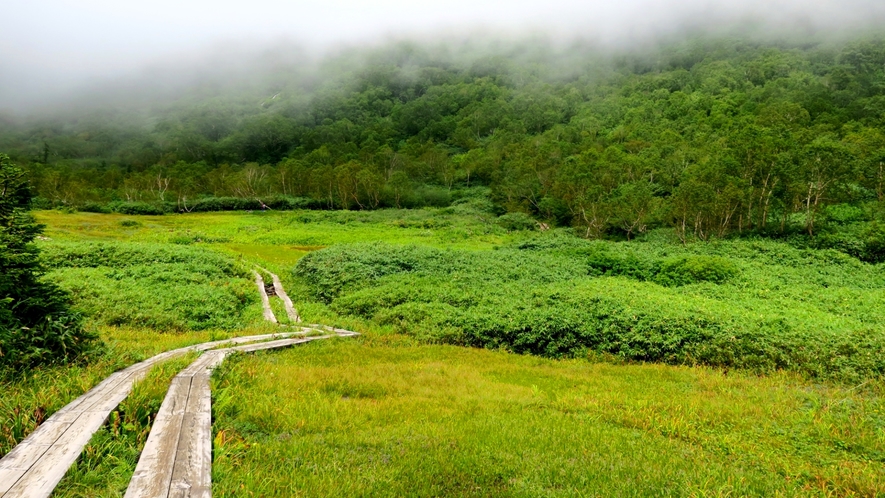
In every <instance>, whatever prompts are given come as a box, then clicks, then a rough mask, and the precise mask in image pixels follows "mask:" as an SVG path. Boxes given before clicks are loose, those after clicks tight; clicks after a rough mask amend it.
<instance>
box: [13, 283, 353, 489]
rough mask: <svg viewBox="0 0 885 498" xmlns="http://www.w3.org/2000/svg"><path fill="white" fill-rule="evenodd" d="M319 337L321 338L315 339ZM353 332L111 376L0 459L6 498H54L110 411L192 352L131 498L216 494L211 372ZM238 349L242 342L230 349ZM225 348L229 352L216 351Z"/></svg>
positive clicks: (302, 336) (290, 335)
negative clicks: (251, 355)
mask: <svg viewBox="0 0 885 498" xmlns="http://www.w3.org/2000/svg"><path fill="white" fill-rule="evenodd" d="M265 271H266V270H265ZM253 273H254V275H255V279H256V285H257V286H258V288H259V291H260V294H261V296H262V305H263V308H264V317H265V319H266V320H268V321H271V322H273V323H278V322H277V320H276V317H275V316H274V315H273V311H272V310H271V309H270V302H269V298H268V296H267V292H266V290H265V287H264V281H263V279H262V277H261V275H260V274H258V272H253ZM267 273H269V274H270V275H271V277H272V279H273V282H274V290H275V293H276V294H277V295H278V296H280V297H281V299H283V301H284V302H286V303H287V305H286V311H287V314H288V315H289V318H290V319H291V320H292V321H295V322H300V320H301V319H300V317H298V314H297V311H295V309H294V306H292V307H291V308H292V312H289V307H290V306H291V300H289V299H288V296H286V294H285V292H284V291H283V290H282V284H281V283H280V282H279V278H278V277H277V276H276V275H274V274H272V273H270V272H267ZM284 296H285V297H284ZM293 315H294V317H296V318H293ZM317 333H318V334H323V335H314V336H310V335H309V334H317ZM354 335H359V334H357V333H356V332H351V331H348V330H342V329H336V328H332V327H327V326H324V325H308V326H306V327H299V330H297V331H288V332H282V333H276V334H263V335H254V336H245V337H236V338H232V339H226V340H220V341H212V342H207V343H203V344H197V345H193V346H188V347H184V348H179V349H175V350H172V351H167V352H165V353H160V354H158V355H156V356H154V357H152V358H150V359H147V360H145V361H142V362H140V363H136V364H135V365H132V366H130V367H128V368H126V369H124V370H121V371H119V372H116V373H114V374H111V375H110V376H109V377H108V378H107V379H105V380H104V381H102V382H101V383H99V384H98V385H97V386H95V387H93V388H92V389H90V390H89V391H88V392H87V393H86V394H84V395H82V396H80V397H79V398H77V399H75V400H74V401H72V402H71V403H69V404H68V405H66V406H65V407H64V408H62V409H61V410H59V411H58V412H56V413H55V414H53V415H52V416H51V417H49V419H48V420H46V421H45V422H44V423H43V424H41V425H40V427H38V428H37V429H36V430H35V431H34V432H33V433H31V434H30V435H29V436H28V437H27V438H25V440H24V441H22V442H21V443H19V444H18V445H17V446H16V447H15V448H13V449H12V451H10V452H9V453H8V454H7V455H6V456H4V457H3V458H2V459H0V498H13V497H16V498H19V497H21V498H45V497H48V496H49V495H50V494H51V493H52V491H53V490H54V489H55V487H56V486H57V485H58V483H59V481H61V479H62V478H63V477H64V475H65V473H66V472H67V471H68V469H69V468H70V466H71V465H72V464H73V463H74V462H75V461H76V460H77V457H78V456H79V455H80V453H82V451H83V448H84V447H85V446H86V444H88V443H89V440H90V439H91V438H92V436H93V434H95V432H97V431H98V429H100V428H101V426H102V425H103V424H104V423H105V421H106V420H107V418H108V416H109V415H110V413H111V411H112V410H113V409H114V408H116V407H117V406H118V405H119V404H120V403H121V402H122V401H123V400H124V399H125V398H126V396H128V395H129V392H130V391H131V390H132V386H133V384H134V383H135V382H137V381H138V380H140V379H142V378H144V376H145V375H146V374H147V372H148V371H149V370H150V369H151V367H153V366H154V365H156V364H157V363H159V362H162V361H165V360H167V359H170V358H172V357H175V356H179V355H182V354H185V353H187V352H191V351H205V352H206V353H204V354H203V355H201V356H200V357H199V358H198V359H197V360H196V361H194V362H193V363H192V364H191V365H190V366H188V367H187V368H186V369H185V370H183V371H182V372H181V373H179V374H178V375H177V376H176V377H175V378H174V379H173V381H172V383H171V385H170V388H169V392H168V393H167V395H166V398H165V400H164V401H163V404H162V406H161V407H160V412H159V413H158V414H157V417H156V419H155V421H154V424H153V426H152V427H151V433H150V435H149V436H148V441H147V442H146V444H145V448H144V450H143V451H142V456H141V458H140V460H139V462H138V466H137V467H136V471H135V473H134V475H133V477H132V480H131V482H130V485H129V489H128V490H127V492H126V496H139V497H167V496H170V497H187V496H211V460H212V427H211V426H212V412H211V410H212V407H211V392H210V390H209V378H210V375H211V369H212V368H214V367H215V366H217V365H219V364H220V363H221V362H222V361H223V360H224V358H225V356H227V355H228V354H230V353H232V352H235V351H242V352H250V351H259V350H263V349H272V348H280V347H286V346H292V345H295V344H301V343H304V342H309V341H314V340H318V339H327V338H330V337H347V336H354ZM259 341H266V342H259ZM234 344H244V345H241V346H233V347H231V345H234ZM220 346H228V347H225V348H223V349H215V348H218V347H220Z"/></svg>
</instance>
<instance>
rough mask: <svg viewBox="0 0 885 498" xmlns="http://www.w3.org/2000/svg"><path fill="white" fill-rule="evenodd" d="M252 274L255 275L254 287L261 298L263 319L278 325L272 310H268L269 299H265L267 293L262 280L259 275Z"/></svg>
mask: <svg viewBox="0 0 885 498" xmlns="http://www.w3.org/2000/svg"><path fill="white" fill-rule="evenodd" d="M252 273H253V274H254V275H255V285H257V286H258V294H259V295H260V296H261V306H262V308H264V319H265V320H267V321H269V322H272V323H278V322H277V317H275V316H274V314H273V310H272V309H270V298H268V297H267V291H266V290H265V289H264V279H263V278H261V275H260V274H259V273H258V272H257V271H253V272H252Z"/></svg>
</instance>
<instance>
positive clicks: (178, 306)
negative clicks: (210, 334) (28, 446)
mask: <svg viewBox="0 0 885 498" xmlns="http://www.w3.org/2000/svg"><path fill="white" fill-rule="evenodd" d="M173 242H174V241H173ZM44 247H45V249H44V256H43V257H44V260H45V262H46V266H47V268H50V269H52V271H51V273H49V275H48V277H49V278H52V279H53V280H54V281H56V282H58V283H59V285H60V286H61V287H62V288H64V289H66V290H68V291H69V292H70V293H71V295H72V297H73V300H74V303H75V304H76V306H77V308H78V309H79V310H81V311H83V312H84V313H85V314H87V315H88V316H89V317H91V318H92V319H93V320H95V321H97V322H98V323H100V324H105V325H126V326H138V327H150V328H155V329H158V330H166V331H185V330H206V329H235V328H238V327H241V326H242V325H243V324H244V323H246V321H247V320H246V319H245V318H244V316H243V313H244V310H245V309H246V308H247V307H248V306H249V305H251V304H253V303H254V301H255V300H256V296H255V295H254V290H253V288H252V286H251V285H250V283H249V281H248V274H247V272H246V271H245V270H244V269H243V268H242V267H241V266H239V265H238V264H237V263H236V262H235V261H234V260H232V259H230V258H229V257H226V256H224V255H222V254H220V253H217V252H214V251H211V250H208V249H205V248H202V247H195V246H189V245H178V244H146V243H125V242H114V243H89V242H78V243H58V242H54V243H48V244H45V246H44Z"/></svg>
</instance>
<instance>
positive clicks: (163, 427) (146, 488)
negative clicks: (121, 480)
mask: <svg viewBox="0 0 885 498" xmlns="http://www.w3.org/2000/svg"><path fill="white" fill-rule="evenodd" d="M191 381H192V379H191V378H190V377H181V376H176V377H175V378H174V379H172V383H171V384H170V387H169V391H168V392H167V393H166V398H165V399H164V400H163V404H162V405H160V411H159V412H157V416H156V418H155V420H154V423H153V425H152V427H151V433H150V436H149V437H148V440H147V441H146V442H145V445H144V449H143V450H142V452H141V457H140V458H139V460H138V465H137V466H136V467H135V473H134V474H133V475H132V479H131V480H130V481H129V487H128V489H127V490H126V498H152V497H156V496H166V495H167V494H168V493H169V485H170V484H171V482H172V467H173V465H174V464H175V452H176V451H177V449H178V435H179V434H180V433H181V424H182V421H183V420H184V412H185V407H186V406H187V399H188V396H189V394H190V389H191Z"/></svg>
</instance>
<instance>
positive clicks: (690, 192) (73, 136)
mask: <svg viewBox="0 0 885 498" xmlns="http://www.w3.org/2000/svg"><path fill="white" fill-rule="evenodd" d="M502 46H503V45H502ZM465 54H466V55H465ZM268 67H270V68H267V67H266V68H265V69H264V71H265V72H266V74H264V75H257V76H255V77H254V78H239V79H232V80H231V81H230V82H228V83H225V84H222V83H218V82H215V83H209V82H203V83H202V84H201V85H198V86H194V87H191V88H189V89H188V90H186V91H183V92H180V93H178V94H176V95H175V98H171V97H170V98H167V99H161V100H159V101H148V100H145V99H138V98H136V97H137V95H136V96H133V97H132V100H133V102H132V103H131V104H130V105H113V106H106V109H110V108H113V109H114V110H113V111H110V110H96V108H97V109H101V108H102V107H101V106H97V107H94V108H92V109H91V110H89V111H88V112H85V111H84V112H79V111H78V112H76V113H70V114H69V116H73V115H74V114H76V117H65V114H64V113H58V114H55V115H53V116H52V117H48V116H47V115H44V116H43V117H31V118H27V119H18V118H12V117H7V118H5V119H4V120H3V121H2V123H0V150H3V151H7V152H8V153H9V155H10V156H11V158H12V159H13V160H14V161H16V162H17V163H18V164H19V165H20V166H21V167H23V168H25V169H26V170H27V171H28V172H29V173H30V175H31V178H32V182H33V186H34V187H35V190H36V194H37V196H38V198H37V200H36V203H37V205H38V206H42V207H59V206H69V207H72V208H77V209H81V210H87V211H102V212H108V211H118V212H123V213H130V214H138V213H143V214H160V213H163V212H182V211H214V210H227V209H257V208H260V207H261V203H262V202H263V203H266V204H267V205H268V206H270V207H271V208H274V209H286V208H304V207H307V208H314V209H375V208H380V207H419V206H448V205H450V204H452V203H453V202H473V201H471V199H476V198H477V197H479V198H482V199H489V200H491V201H492V202H493V203H494V204H495V206H497V208H496V209H498V214H503V213H505V212H513V213H523V214H524V215H528V216H530V217H532V218H533V219H534V220H540V221H542V222H544V223H546V224H547V225H551V226H555V225H558V226H573V227H575V228H576V230H577V231H578V233H580V234H581V235H584V236H587V237H600V236H602V237H613V238H627V239H630V238H633V237H635V236H636V235H638V234H641V233H643V232H646V231H647V230H649V229H650V228H654V227H662V226H664V227H672V228H675V230H676V233H677V234H678V236H679V237H680V238H681V239H682V240H685V239H686V238H699V239H704V240H706V239H709V238H711V237H725V236H729V235H733V234H744V233H765V234H769V235H779V234H790V233H806V234H808V235H813V236H816V235H818V234H823V235H825V236H824V237H816V238H815V239H814V240H818V241H823V242H818V243H819V244H824V245H829V246H831V247H832V246H835V247H839V248H841V249H844V250H846V251H847V252H849V253H851V254H853V255H855V256H858V257H860V258H862V259H865V260H868V261H881V260H882V259H883V258H885V231H883V228H882V227H881V225H880V224H878V223H876V220H878V219H880V218H881V217H882V206H883V200H885V133H883V123H885V42H883V40H882V39H864V40H853V41H841V42H835V41H828V42H819V43H801V44H799V43H790V42H784V41H779V42H774V41H766V42H761V41H747V40H746V39H745V40H736V39H723V38H696V39H693V40H690V41H682V42H675V43H671V44H669V45H663V46H658V47H655V48H649V47H647V48H645V49H643V50H634V51H631V52H621V53H618V54H615V53H613V52H610V51H609V52H605V51H602V50H595V49H593V48H590V47H587V46H572V47H565V48H564V47H558V46H556V45H555V44H551V43H542V42H538V43H531V42H525V43H523V44H521V45H520V44H510V45H506V48H500V47H499V48H497V49H495V48H488V47H486V48H484V49H482V50H479V49H475V47H474V49H467V48H464V47H462V48H461V49H458V48H457V47H454V48H453V47H451V46H444V45H442V46H430V45H420V44H415V43H400V44H394V45H387V46H384V47H382V48H375V49H368V50H362V51H351V52H342V53H340V54H338V55H336V56H330V57H328V58H326V59H323V60H321V61H319V62H312V63H308V62H305V63H304V64H300V65H299V64H297V63H290V64H288V65H285V64H282V65H279V66H272V65H270V66H268ZM120 95H122V94H120ZM118 98H119V95H118ZM146 102H149V103H146ZM118 104H119V103H118ZM511 218H512V219H513V220H512V221H513V222H514V223H524V224H525V223H529V224H531V223H534V221H533V219H529V218H528V217H527V216H522V215H520V214H514V215H511ZM828 222H836V223H839V224H841V226H842V227H843V228H845V227H848V228H845V229H843V230H841V231H840V234H835V235H831V236H829V238H828V237H827V236H826V235H827V226H828ZM871 222H872V223H871ZM852 223H853V224H854V225H852ZM852 226H854V227H855V228H851V227H852ZM845 233H849V234H850V235H845Z"/></svg>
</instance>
